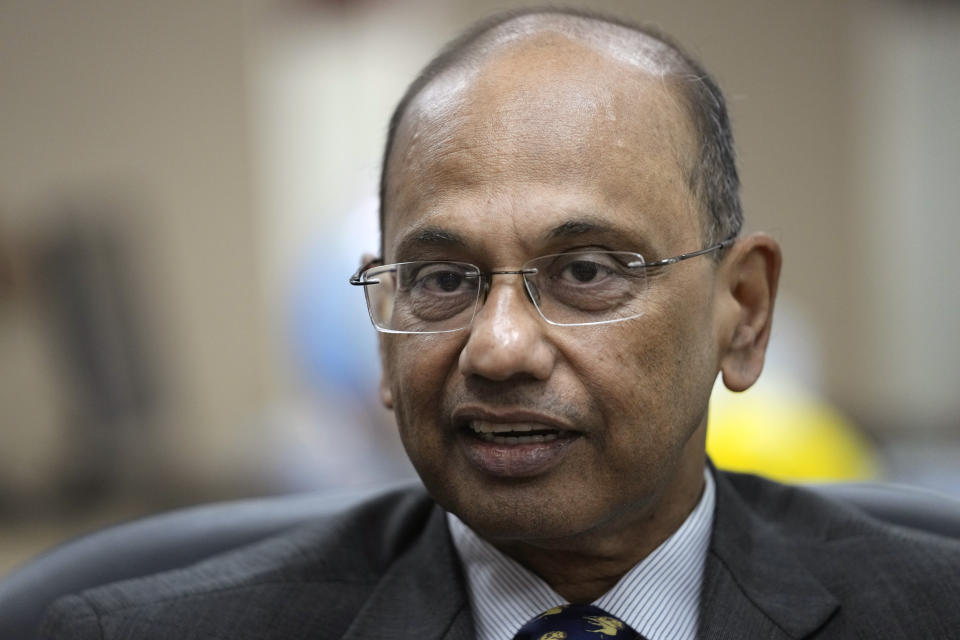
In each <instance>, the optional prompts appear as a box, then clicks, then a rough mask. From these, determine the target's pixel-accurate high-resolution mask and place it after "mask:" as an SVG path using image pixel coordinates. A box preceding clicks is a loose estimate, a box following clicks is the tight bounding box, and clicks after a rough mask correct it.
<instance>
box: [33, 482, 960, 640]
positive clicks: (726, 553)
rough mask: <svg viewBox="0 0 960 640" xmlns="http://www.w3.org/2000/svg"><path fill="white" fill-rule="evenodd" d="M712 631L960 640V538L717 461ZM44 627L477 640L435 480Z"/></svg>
mask: <svg viewBox="0 0 960 640" xmlns="http://www.w3.org/2000/svg"><path fill="white" fill-rule="evenodd" d="M716 478H717V506H716V515H715V519H714V530H713V535H712V538H711V544H710V550H709V553H708V557H707V562H706V573H705V576H704V586H703V596H702V611H701V620H700V637H702V638H711V639H720V638H731V639H733V638H736V639H738V640H740V639H743V638H762V639H764V640H767V639H779V638H783V639H786V638H819V639H825V638H869V639H871V640H876V639H879V638H909V639H913V638H918V639H919V638H923V639H939V638H960V544H958V543H957V542H956V541H950V540H947V539H944V538H938V537H933V536H926V535H923V534H919V533H916V532H910V531H907V530H903V529H897V528H893V527H890V526H887V525H884V524H881V523H878V522H876V521H874V520H871V519H869V518H867V517H866V516H863V515H860V514H859V513H858V512H854V511H851V510H848V509H846V508H844V507H841V506H839V505H836V504H833V503H831V502H828V501H825V500H824V499H822V498H820V497H818V496H816V495H813V494H811V493H810V492H807V491H804V490H802V489H797V488H791V487H784V486H780V485H777V484H774V483H771V482H768V481H765V480H762V479H759V478H756V477H752V476H740V475H733V474H727V473H723V472H718V473H716ZM41 636H42V637H43V638H57V639H64V638H70V639H73V638H77V639H81V638H82V639H85V638H111V639H121V638H123V639H131V640H132V639H137V640H149V639H164V640H172V639H177V640H190V639H194V638H204V639H209V638H213V639H221V640H244V639H253V638H257V639H271V638H276V639H280V638H283V639H286V640H291V639H299V638H311V639H323V638H344V639H360V638H362V639H364V640H371V639H378V638H383V639H387V638H389V639H391V640H393V639H398V638H410V639H417V640H426V639H441V638H443V639H446V640H454V639H463V640H467V639H469V638H472V637H473V623H472V620H471V616H470V607H469V604H468V601H467V596H466V593H465V587H464V580H463V576H462V573H461V569H460V566H459V563H458V559H457V556H456V552H455V550H454V548H453V545H452V542H451V541H450V538H449V534H448V532H447V528H446V523H445V520H444V514H443V512H442V511H441V509H440V508H439V507H437V506H436V505H435V504H434V503H433V502H432V501H431V500H430V499H429V498H428V497H427V496H426V494H424V493H423V492H422V490H404V491H399V492H395V493H391V494H387V495H384V496H381V497H379V498H377V499H375V500H373V501H371V502H368V503H365V504H362V505H360V506H358V507H356V508H354V509H352V510H351V511H349V512H347V513H344V514H343V515H342V516H340V517H337V518H331V519H325V520H323V521H318V522H316V523H315V524H312V525H310V526H308V527H304V528H299V529H297V530H294V531H291V532H287V533H284V534H282V535H279V536H277V537H275V538H271V539H269V540H267V541H265V542H261V543H258V544H256V545H253V546H250V547H246V548H244V549H241V550H239V551H233V552H230V553H227V554H225V555H223V556H219V557H216V558H213V559H211V560H208V561H205V562H203V563H201V564H198V565H195V566H193V567H189V568H186V569H182V570H176V571H172V572H168V573H163V574H159V575H156V576H151V577H147V578H141V579H136V580H132V581H128V582H122V583H118V584H115V585H109V586H106V587H99V588H97V589H94V590H91V591H89V592H86V593H83V594H80V595H76V596H68V597H67V598H64V599H61V600H60V601H58V603H57V604H55V605H54V606H53V608H52V610H51V611H50V612H49V614H48V617H47V619H46V621H45V623H44V625H43V630H42V632H41Z"/></svg>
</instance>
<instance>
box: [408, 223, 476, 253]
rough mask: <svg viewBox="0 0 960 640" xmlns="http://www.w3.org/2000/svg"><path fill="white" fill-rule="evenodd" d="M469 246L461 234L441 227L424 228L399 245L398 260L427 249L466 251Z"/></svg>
mask: <svg viewBox="0 0 960 640" xmlns="http://www.w3.org/2000/svg"><path fill="white" fill-rule="evenodd" d="M467 246H469V243H468V242H467V240H466V238H464V237H463V236H462V235H460V234H459V233H455V232H453V231H448V230H446V229H442V228H440V227H423V228H422V229H418V230H416V231H415V232H414V233H411V234H410V235H408V236H406V237H404V238H403V239H402V240H401V241H400V242H399V243H398V244H397V251H396V256H397V258H396V259H397V260H400V259H405V256H406V255H408V254H409V253H413V252H414V250H416V249H421V248H425V247H457V248H459V249H464V248H466V247H467Z"/></svg>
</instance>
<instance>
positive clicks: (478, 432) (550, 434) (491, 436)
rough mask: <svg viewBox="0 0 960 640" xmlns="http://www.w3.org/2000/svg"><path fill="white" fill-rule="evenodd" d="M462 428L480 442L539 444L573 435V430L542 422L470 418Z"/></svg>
mask: <svg viewBox="0 0 960 640" xmlns="http://www.w3.org/2000/svg"><path fill="white" fill-rule="evenodd" d="M463 430H464V431H465V432H466V433H467V435H469V436H471V437H473V438H476V439H477V440H480V441H481V442H490V443H493V444H503V445H521V444H541V443H545V442H553V441H555V440H558V439H560V438H567V437H572V436H573V435H574V432H573V431H569V430H564V429H558V428H555V427H551V426H548V425H543V424H530V423H526V424H523V423H521V424H516V423H513V424H505V423H497V422H489V421H487V420H470V421H468V422H467V423H466V424H465V425H464V426H463Z"/></svg>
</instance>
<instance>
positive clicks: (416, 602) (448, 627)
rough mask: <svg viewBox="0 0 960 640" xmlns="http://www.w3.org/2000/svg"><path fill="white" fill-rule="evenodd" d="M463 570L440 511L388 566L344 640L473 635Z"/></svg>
mask: <svg viewBox="0 0 960 640" xmlns="http://www.w3.org/2000/svg"><path fill="white" fill-rule="evenodd" d="M473 637H474V635H473V619H472V617H471V615H470V607H469V605H468V603H467V598H466V593H465V588H464V581H463V575H462V570H461V568H460V562H459V560H458V559H457V556H456V551H455V550H454V548H453V543H452V542H451V541H450V535H449V533H448V531H447V525H446V521H445V519H444V516H443V511H442V510H441V509H440V508H439V507H434V509H433V513H431V514H430V517H429V519H428V521H427V525H426V527H425V529H424V531H423V533H422V534H421V535H420V536H418V537H417V538H416V540H415V541H414V543H413V544H412V545H411V547H410V548H409V549H408V550H407V551H406V552H405V553H404V554H403V555H401V556H400V557H399V558H398V559H397V560H396V561H395V562H394V563H393V564H392V565H391V566H390V568H389V569H388V570H387V572H386V573H385V574H384V576H383V578H382V579H381V580H380V582H379V583H378V584H377V587H376V588H375V589H374V591H373V593H372V595H371V596H370V598H369V599H368V600H367V602H366V603H364V605H363V607H362V608H361V610H360V613H358V614H357V617H356V618H355V619H354V621H353V624H352V625H351V626H350V628H349V629H348V630H347V632H346V634H345V635H344V636H343V640H379V639H383V640H388V639H389V640H402V639H406V638H409V639H410V640H413V639H416V640H472V639H473Z"/></svg>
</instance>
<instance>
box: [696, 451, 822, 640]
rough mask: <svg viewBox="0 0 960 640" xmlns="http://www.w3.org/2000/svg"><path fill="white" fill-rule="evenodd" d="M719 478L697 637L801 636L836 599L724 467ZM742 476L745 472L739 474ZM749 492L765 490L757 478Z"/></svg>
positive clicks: (817, 623) (717, 474)
mask: <svg viewBox="0 0 960 640" xmlns="http://www.w3.org/2000/svg"><path fill="white" fill-rule="evenodd" d="M712 471H713V472H714V477H715V478H716V479H717V506H716V512H715V516H714V526H713V538H712V539H711V542H710V550H709V552H708V555H707V564H706V568H705V571H704V584H703V590H702V594H701V616H700V632H699V636H700V637H702V638H710V639H711V640H715V639H721V638H769V639H771V640H772V639H788V638H789V639H794V640H795V639H799V638H804V637H807V636H808V635H809V634H811V633H813V632H814V631H815V630H816V629H818V628H819V627H821V626H822V625H823V624H824V623H825V622H826V621H827V620H828V619H829V618H830V616H831V615H833V613H834V611H836V609H837V608H838V606H839V603H838V602H837V600H836V598H834V597H833V595H832V594H831V593H830V592H829V591H827V590H826V589H825V588H824V587H823V586H822V585H821V584H820V582H819V581H818V580H817V579H816V578H815V577H814V576H813V575H812V574H811V573H810V572H809V571H808V570H807V569H806V568H805V567H804V566H803V564H802V562H801V561H800V560H799V559H798V558H797V557H796V555H795V554H794V553H793V551H792V550H791V548H790V543H789V541H788V540H787V539H785V538H784V537H783V535H782V533H781V532H780V531H779V530H778V529H777V528H776V527H775V526H774V525H773V524H772V523H771V522H770V521H768V520H765V519H763V518H762V517H761V516H760V515H759V514H758V513H757V512H755V511H754V510H752V509H751V508H750V507H749V506H748V504H747V503H746V502H745V500H744V498H743V497H741V495H740V494H739V493H738V492H737V489H736V488H735V487H734V486H733V484H732V483H731V482H730V480H729V479H728V478H727V477H726V476H725V474H723V473H720V472H717V471H716V470H715V469H712ZM745 481H746V480H745ZM754 488H755V495H753V496H751V500H754V501H756V502H761V501H762V500H763V499H764V497H765V496H764V495H763V494H764V492H766V491H767V490H766V489H765V488H764V486H763V485H762V484H756V485H755V487H754Z"/></svg>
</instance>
